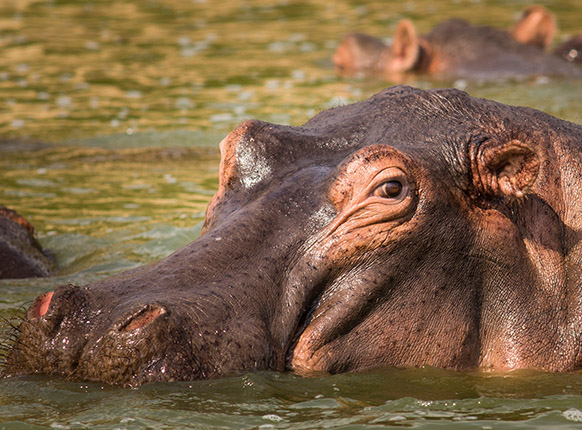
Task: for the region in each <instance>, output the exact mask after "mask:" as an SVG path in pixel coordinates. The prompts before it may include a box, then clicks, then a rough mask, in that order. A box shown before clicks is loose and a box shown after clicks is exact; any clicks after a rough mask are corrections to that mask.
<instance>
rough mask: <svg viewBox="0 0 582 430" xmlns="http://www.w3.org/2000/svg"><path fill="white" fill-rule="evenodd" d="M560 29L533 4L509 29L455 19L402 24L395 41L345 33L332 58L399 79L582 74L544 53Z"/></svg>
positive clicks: (348, 69) (351, 68)
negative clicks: (421, 29) (427, 26)
mask: <svg viewBox="0 0 582 430" xmlns="http://www.w3.org/2000/svg"><path fill="white" fill-rule="evenodd" d="M555 31H556V26H555V21H554V19H553V15H551V14H550V13H549V12H548V11H547V10H546V9H544V8H541V7H539V6H534V7H530V8H528V9H527V10H526V12H525V13H524V16H523V18H522V19H521V20H520V21H519V22H518V23H517V24H516V25H515V26H514V27H513V28H512V29H511V30H509V31H508V30H503V29H497V28H493V27H488V26H475V25H472V24H469V23H468V22H466V21H463V20H459V19H452V20H448V21H445V22H443V23H441V24H439V25H437V26H436V27H435V28H434V29H433V30H432V31H431V32H429V33H427V34H425V35H422V36H419V35H417V32H416V29H415V28H414V25H413V24H412V22H410V21H408V20H402V21H400V22H399V23H398V26H397V29H396V33H395V36H394V42H393V44H392V45H386V44H384V43H383V42H382V41H381V40H379V39H376V38H374V37H372V36H369V35H366V34H362V33H350V34H348V35H346V36H345V37H344V39H343V41H342V42H341V43H340V45H339V46H338V48H337V50H336V52H335V54H334V56H333V61H334V64H335V66H336V69H337V70H338V72H339V73H341V74H345V75H353V74H360V73H364V74H371V75H376V76H379V77H383V78H388V79H398V77H399V76H401V75H402V74H404V73H421V74H427V75H430V76H434V77H440V78H467V79H477V80H500V79H501V80H502V79H510V78H516V79H520V78H526V77H531V76H542V75H544V76H564V77H582V70H581V69H579V68H577V67H575V66H574V65H573V64H570V63H569V62H568V61H565V60H563V59H561V58H559V57H557V56H555V55H552V54H551V53H548V52H545V50H544V48H546V47H547V46H548V45H549V44H550V43H551V41H552V39H553V37H554V34H555Z"/></svg>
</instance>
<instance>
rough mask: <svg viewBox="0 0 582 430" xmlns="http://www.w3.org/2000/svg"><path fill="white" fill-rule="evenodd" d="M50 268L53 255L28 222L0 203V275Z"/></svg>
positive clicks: (29, 273)
mask: <svg viewBox="0 0 582 430" xmlns="http://www.w3.org/2000/svg"><path fill="white" fill-rule="evenodd" d="M54 269H55V263H54V259H53V258H52V256H51V255H50V254H49V253H48V252H47V251H45V250H43V249H42V248H41V246H40V244H39V243H38V242H37V240H36V239H35V237H34V227H33V226H32V224H30V223H29V222H28V221H27V220H26V219H25V218H24V217H22V216H21V215H20V214H19V213H18V212H16V211H15V210H13V209H8V208H7V207H5V206H2V205H0V279H5V278H33V277H43V276H49V275H50V274H51V273H53V272H54Z"/></svg>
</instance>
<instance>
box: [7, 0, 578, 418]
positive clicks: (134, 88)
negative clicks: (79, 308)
mask: <svg viewBox="0 0 582 430" xmlns="http://www.w3.org/2000/svg"><path fill="white" fill-rule="evenodd" d="M545 4H546V5H547V6H548V7H550V8H551V9H552V11H554V12H555V13H556V15H557V17H558V21H559V24H560V32H559V34H558V38H561V37H564V36H566V35H568V34H573V33H574V32H576V31H577V32H581V31H582V27H581V24H580V23H581V22H582V5H580V3H579V1H578V0H570V1H568V0H562V1H553V2H550V1H548V2H545ZM526 5H527V2H524V1H517V0H516V1H506V2H498V1H494V0H488V1H484V0H481V1H479V0H474V1H463V0H457V1H450V2H447V1H443V0H437V1H425V0H410V1H380V0H376V1H348V0H343V1H341V0H327V1H325V2H317V1H313V0H304V1H292V0H280V1H265V0H254V1H252V0H251V1H242V0H241V1H231V0H223V1H221V2H214V1H212V0H123V1H122V0H110V1H107V0H94V1H83V0H74V1H65V0H52V1H48V0H47V1H36V0H1V1H0V58H2V61H0V136H1V137H2V140H7V139H10V142H9V143H4V144H2V145H0V203H3V204H5V205H6V206H9V207H12V208H15V209H18V210H19V211H20V212H21V213H22V214H23V215H25V216H26V217H27V218H28V219H29V220H30V221H31V222H32V223H33V224H34V225H35V226H36V228H37V235H38V237H39V239H40V241H41V243H42V244H43V245H44V246H45V247H46V248H49V249H51V250H53V251H54V252H55V254H56V256H57V258H58V261H59V264H60V267H61V269H60V272H59V273H58V275H57V276H56V278H51V279H44V280H37V279H34V280H30V279H27V280H18V281H14V280H5V281H0V317H10V316H12V315H15V314H17V313H18V311H19V309H20V307H21V305H22V304H24V303H27V302H30V301H31V300H32V299H33V298H34V297H35V296H36V295H37V294H38V293H40V292H43V291H46V290H47V289H50V288H52V287H54V286H55V285H56V284H61V283H66V282H72V283H77V284H83V283H87V282H90V281H92V280H95V279H98V278H101V277H104V276H107V275H110V274H113V273H117V272H119V271H121V270H123V269H126V268H130V267H134V266H136V265H140V264H143V263H146V262H150V261H154V260H157V259H159V258H162V257H164V256H166V255H168V254H169V253H170V252H172V251H173V250H175V249H177V248H179V247H181V246H183V245H184V244H186V243H188V242H189V241H191V240H193V239H195V238H196V237H197V236H198V234H199V232H200V223H201V220H202V217H203V214H204V210H205V207H206V204H207V202H208V200H209V198H210V196H211V195H212V194H213V193H214V191H215V190H216V187H217V184H218V181H217V170H218V161H219V158H218V142H219V141H220V139H221V138H222V137H223V136H224V135H225V134H226V133H227V132H228V131H229V130H231V129H232V128H234V127H235V126H236V124H237V123H239V122H240V121H242V120H244V119H247V118H259V119H262V120H266V121H271V122H278V123H288V124H293V125H298V124H301V123H302V122H304V121H305V120H307V119H308V118H310V117H311V116H313V115H314V114H315V113H317V112H318V111H320V110H322V109H325V108H328V107H331V106H335V105H338V104H342V103H348V102H352V101H357V100H360V99H363V98H366V97H367V96H369V95H371V94H373V93H374V92H376V91H378V90H380V89H381V88H383V87H385V86H387V85H390V84H391V83H386V82H380V81H370V80H362V79H345V78H338V77H337V76H336V75H335V73H334V71H333V68H332V65H331V60H330V57H331V55H332V53H333V50H334V47H335V46H336V44H337V42H338V40H339V38H340V37H341V35H342V34H343V33H344V32H346V31H347V30H361V31H367V32H369V33H372V34H376V35H379V36H384V37H388V36H390V34H391V33H392V31H393V30H394V27H395V24H396V22H397V21H398V19H400V18H402V17H408V18H411V19H413V20H414V21H415V23H416V24H417V26H418V29H419V31H420V32H421V33H422V32H425V31H428V30H429V29H430V28H431V27H432V26H433V25H434V24H435V23H436V22H438V21H441V20H443V19H445V18H447V17H450V16H460V17H464V18H466V19H469V20H471V21H473V22H479V23H483V24H493V25H496V26H505V27H508V26H510V25H511V23H512V22H513V20H514V19H515V18H516V16H517V13H518V12H519V11H520V10H521V9H523V8H524V7H525V6H526ZM408 83H409V84H411V85H415V86H419V87H422V88H431V87H441V86H456V87H461V88H465V89H466V90H467V91H468V92H469V93H471V94H472V95H475V96H481V97H487V98H493V99H496V100H499V101H502V102H506V103H510V104H520V105H526V106H531V107H534V108H538V109H542V110H545V111H547V112H549V113H551V114H554V115H556V116H559V117H561V118H564V119H568V120H571V121H574V122H578V123H582V87H581V85H582V84H581V83H580V82H579V81H578V82H564V81H559V80H555V79H534V80H531V81H525V82H505V83H479V82H464V81H457V82H430V81H428V80H426V79H423V78H419V79H416V80H414V79H412V80H411V81H410V82H408ZM581 423H582V374H580V373H574V374H566V375H551V374H543V373H536V372H516V373H512V374H508V375H482V374H477V373H457V372H447V371H442V370H437V369H417V370H384V371H378V372H375V373H371V374H363V375H352V374H348V375H336V376H332V377H324V378H315V379H302V378H299V377H296V376H293V375H288V374H278V373H268V372H266V373H258V374H248V375H242V376H240V377H235V378H228V379H224V380H220V381H211V382H196V383H179V384H152V385H148V386H145V387H141V388H139V389H120V388H114V387H108V386H102V385H99V384H85V383H76V382H69V381H64V380H59V379H55V378H44V377H26V378H14V379H6V380H0V429H4V428H10V429H17V428H238V429H245V428H264V429H267V428H281V429H283V428H306V429H307V428H309V429H312V428H344V429H359V428H367V429H371V428H385V427H390V426H400V427H419V428H436V427H442V428H448V427H450V426H452V425H455V426H460V427H466V428H478V429H487V428H495V429H497V428H532V427H540V428H544V427H545V428H578V426H579V425H581Z"/></svg>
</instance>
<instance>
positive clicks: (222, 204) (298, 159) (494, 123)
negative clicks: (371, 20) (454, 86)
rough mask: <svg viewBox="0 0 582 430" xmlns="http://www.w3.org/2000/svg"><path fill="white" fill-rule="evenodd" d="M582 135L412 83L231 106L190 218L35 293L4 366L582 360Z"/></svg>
mask: <svg viewBox="0 0 582 430" xmlns="http://www.w3.org/2000/svg"><path fill="white" fill-rule="evenodd" d="M581 142H582V127H581V126H579V125H575V124H572V123H569V122H565V121H562V120H559V119H557V118H554V117H552V116H549V115H547V114H544V113H542V112H539V111H535V110H532V109H528V108H521V107H510V106H506V105H502V104H499V103H496V102H493V101H488V100H484V99H477V98H472V97H470V96H468V95H467V94H466V93H463V92H460V91H456V90H431V91H421V90H417V89H413V88H409V87H393V88H391V89H388V90H385V91H383V92H381V93H379V94H377V95H375V96H373V97H371V98H370V99H368V100H366V101H363V102H360V103H356V104H353V105H349V106H343V107H338V108H335V109H331V110H328V111H325V112H322V113H320V114H319V115H317V116H316V117H315V118H313V119H312V120H310V121H309V122H307V123H306V124H304V125H303V126H301V127H290V126H282V125H273V124H268V123H263V122H259V121H249V122H246V123H244V124H243V125H241V126H240V127H239V128H238V129H237V130H235V131H234V132H232V133H231V134H230V135H229V136H228V137H227V138H226V139H225V140H224V141H223V142H222V143H221V151H222V156H223V158H222V161H221V172H220V188H219V190H218V192H217V194H216V195H215V197H214V198H213V200H212V201H211V203H210V205H209V208H208V211H207V217H206V221H205V228H204V231H203V235H202V236H201V237H200V238H199V239H198V240H196V241H194V242H192V243H191V244H189V245H188V246H186V247H185V248H183V249H181V250H179V251H177V252H175V253H174V254H172V255H170V256H169V257H167V258H166V259H164V260H162V261H160V262H158V263H154V264H151V265H148V266H144V267H140V268H137V269H134V270H131V271H128V272H125V273H122V274H120V275H118V276H114V277H111V278H107V279H104V280H102V281H99V282H96V283H94V284H90V285H87V286H84V287H76V286H61V287H58V288H57V289H56V290H55V291H54V293H48V295H44V296H41V297H39V298H38V299H37V300H36V301H35V303H33V305H32V306H31V307H30V309H29V311H28V313H27V316H26V317H25V319H24V320H23V322H22V324H21V325H20V328H19V330H18V333H17V334H18V339H17V341H16V342H15V343H14V344H13V347H12V350H11V352H10V354H9V355H8V356H7V359H6V365H5V368H4V373H5V374H6V375H18V374H28V373H45V374H55V375H64V376H66V377H69V378H74V379H81V380H93V381H103V382H106V383H111V384H124V385H137V384H142V383H146V382H150V381H173V380H193V379H199V378H216V377H220V376H224V375H230V374H236V373H240V372H247V371H253V370H260V369H271V370H277V371H283V370H292V371H295V372H298V373H300V374H309V373H310V372H313V371H317V372H319V371H324V372H330V373H336V372H345V371H357V370H362V369H369V368H374V367H379V366H421V365H424V364H427V365H432V366H439V367H443V368H451V369H466V368H481V369H491V370H507V369H514V368H537V369H542V370H548V371H567V370H572V369H577V368H580V364H581V360H582V354H581V352H582V351H581V349H580V345H582V342H581V341H582V339H581V334H582V322H581V315H582V291H581V287H582V281H581V279H582V276H581V275H582V274H581V273H580V253H581V246H580V238H581V236H580V229H581V228H582V224H581V223H582V221H581V217H580V214H581V213H582V199H581V198H580V194H581V191H580V190H582V174H581V173H580V172H582V166H581V160H582V159H581ZM51 294H52V296H51Z"/></svg>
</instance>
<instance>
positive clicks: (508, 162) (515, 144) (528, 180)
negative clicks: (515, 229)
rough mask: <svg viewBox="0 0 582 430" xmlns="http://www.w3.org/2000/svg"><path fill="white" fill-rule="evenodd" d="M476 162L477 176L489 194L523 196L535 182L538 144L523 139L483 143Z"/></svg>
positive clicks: (483, 191) (481, 185) (480, 186)
mask: <svg viewBox="0 0 582 430" xmlns="http://www.w3.org/2000/svg"><path fill="white" fill-rule="evenodd" d="M472 163H473V169H472V170H473V172H474V174H473V180H474V181H475V183H476V185H477V187H478V188H480V190H481V192H482V193H484V194H485V195H489V196H492V195H505V196H509V197H515V198H519V197H522V196H523V195H524V194H525V193H526V192H527V190H528V189H529V188H530V187H531V186H532V185H533V184H534V182H535V181H536V179H537V176H538V171H539V166H540V162H539V157H538V154H537V152H536V150H535V148H534V147H532V146H530V145H527V144H525V143H523V142H521V141H519V140H512V141H510V142H506V143H503V144H499V143H497V142H487V143H484V144H482V145H481V146H480V147H479V149H478V151H477V155H476V157H474V158H473V160H472Z"/></svg>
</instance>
